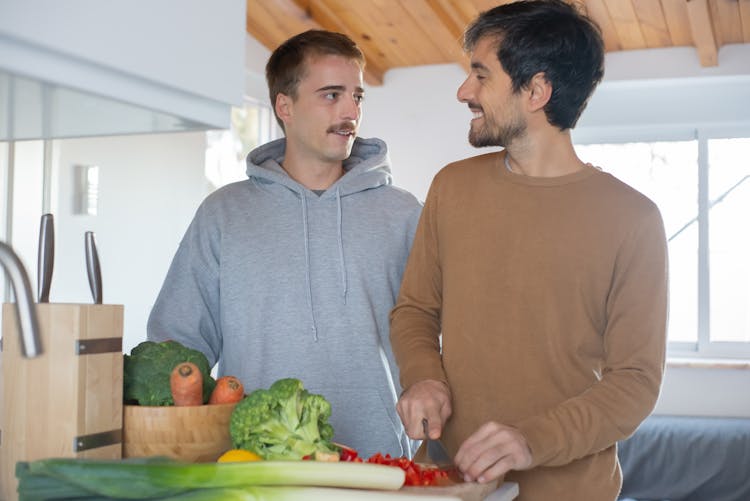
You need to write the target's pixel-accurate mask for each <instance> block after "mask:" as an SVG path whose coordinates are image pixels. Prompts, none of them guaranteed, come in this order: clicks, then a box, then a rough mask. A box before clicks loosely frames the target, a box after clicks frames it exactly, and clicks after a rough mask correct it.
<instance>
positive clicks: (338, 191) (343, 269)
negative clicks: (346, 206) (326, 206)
mask: <svg viewBox="0 0 750 501" xmlns="http://www.w3.org/2000/svg"><path fill="white" fill-rule="evenodd" d="M336 201H337V204H338V205H337V207H336V209H337V217H338V219H337V223H338V230H339V259H340V263H339V265H340V267H341V287H342V289H343V292H342V295H343V298H344V304H346V292H347V287H348V284H347V280H346V262H345V261H344V230H343V223H342V217H341V189H340V188H338V187H337V188H336Z"/></svg>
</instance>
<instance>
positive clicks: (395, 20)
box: [247, 0, 750, 85]
mask: <svg viewBox="0 0 750 501" xmlns="http://www.w3.org/2000/svg"><path fill="white" fill-rule="evenodd" d="M508 1H511V0H247V31H248V33H249V34H250V35H251V36H253V37H254V38H255V39H257V40H258V41H259V42H260V43H262V44H263V45H264V46H266V47H267V48H268V49H269V50H273V49H275V48H276V47H277V46H278V45H279V44H280V43H281V42H283V41H284V40H286V39H287V38H289V37H291V36H293V35H295V34H297V33H300V32H302V31H305V30H308V29H313V28H318V29H326V30H331V31H339V32H342V33H346V34H347V35H349V36H350V37H351V38H352V39H353V40H354V41H355V42H356V43H357V45H359V47H360V48H361V49H362V50H363V52H364V53H365V57H366V59H367V68H366V72H365V81H367V83H368V84H370V85H380V84H382V83H383V74H384V73H385V72H386V71H387V70H389V69H391V68H397V67H405V66H419V65H424V64H441V63H458V64H460V65H461V66H463V67H464V68H465V69H468V58H467V56H466V55H465V54H464V53H463V50H462V49H461V37H462V33H463V30H464V28H465V27H466V25H467V24H468V23H469V22H470V21H471V20H472V19H474V18H475V17H476V16H477V15H478V14H479V13H480V12H482V11H484V10H487V9H489V8H491V7H494V6H496V5H499V4H502V3H508ZM568 1H569V2H571V3H575V4H576V5H578V6H579V8H581V9H582V10H583V11H584V12H586V13H587V14H588V15H589V16H590V17H591V18H592V19H594V20H595V21H596V22H597V23H598V24H599V26H600V27H601V28H602V32H603V37H604V43H605V46H606V50H607V52H610V51H621V50H634V49H648V48H659V47H678V46H692V47H695V48H696V51H697V54H698V57H699V59H700V62H701V65H703V66H716V65H717V64H718V49H719V48H720V47H721V46H722V45H725V44H733V43H750V0H568Z"/></svg>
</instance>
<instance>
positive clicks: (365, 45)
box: [309, 0, 387, 85]
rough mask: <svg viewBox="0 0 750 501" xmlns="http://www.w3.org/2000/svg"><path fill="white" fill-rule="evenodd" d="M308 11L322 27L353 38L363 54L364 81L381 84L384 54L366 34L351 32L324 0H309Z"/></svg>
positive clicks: (383, 71)
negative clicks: (364, 62)
mask: <svg viewBox="0 0 750 501" xmlns="http://www.w3.org/2000/svg"><path fill="white" fill-rule="evenodd" d="M309 13H310V15H311V16H312V17H313V19H315V21H316V22H317V23H318V24H320V26H321V27H322V28H323V29H325V30H328V31H336V32H338V33H344V34H346V35H347V36H349V38H351V39H352V40H354V42H355V43H356V44H357V45H358V46H359V48H360V50H362V52H363V53H364V54H365V59H366V65H365V73H364V78H365V82H367V83H368V84H370V85H383V75H384V74H385V71H386V69H387V66H385V63H386V61H385V55H384V54H383V52H382V51H381V50H380V48H378V46H377V44H374V43H372V40H371V39H369V38H366V37H365V35H366V34H362V33H353V32H352V30H351V29H349V28H348V27H347V25H346V23H345V22H344V21H343V20H342V19H341V18H340V17H339V16H338V15H337V14H336V13H335V12H334V11H333V9H331V8H330V7H329V6H328V4H327V3H326V2H325V1H324V0H309Z"/></svg>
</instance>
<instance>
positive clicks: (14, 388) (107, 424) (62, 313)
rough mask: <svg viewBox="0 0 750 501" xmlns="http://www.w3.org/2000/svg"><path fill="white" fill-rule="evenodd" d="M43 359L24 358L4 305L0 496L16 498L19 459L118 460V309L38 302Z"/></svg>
mask: <svg viewBox="0 0 750 501" xmlns="http://www.w3.org/2000/svg"><path fill="white" fill-rule="evenodd" d="M36 311H37V315H38V318H39V327H40V331H41V340H42V354H41V355H40V356H38V357H36V358H24V357H23V355H22V354H21V336H20V333H19V332H18V326H17V322H16V313H15V305H13V304H7V303H6V304H3V318H2V333H3V338H2V356H0V361H1V363H0V365H2V379H0V395H1V397H2V398H1V399H0V403H1V405H2V414H0V416H1V420H0V430H1V432H2V434H1V435H0V482H1V483H0V499H3V500H15V499H17V493H16V486H17V481H16V478H15V468H16V462H17V461H33V460H36V459H42V458H50V457H74V458H76V457H78V458H101V459H119V458H121V457H122V412H123V407H122V385H123V379H122V378H123V355H122V321H123V307H122V305H101V304H63V303H40V304H37V305H36Z"/></svg>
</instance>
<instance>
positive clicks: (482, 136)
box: [469, 123, 526, 148]
mask: <svg viewBox="0 0 750 501" xmlns="http://www.w3.org/2000/svg"><path fill="white" fill-rule="evenodd" d="M525 134H526V124H525V123H513V124H510V125H506V126H504V127H502V128H500V130H499V131H497V133H495V134H493V133H492V132H491V131H489V130H487V128H486V127H482V128H481V129H474V128H473V127H471V128H469V144H471V145H472V146H474V147H475V148H483V147H485V146H502V147H503V148H506V147H507V146H508V145H509V144H510V143H511V141H513V140H514V139H516V138H519V137H523V136H524V135H525Z"/></svg>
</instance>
